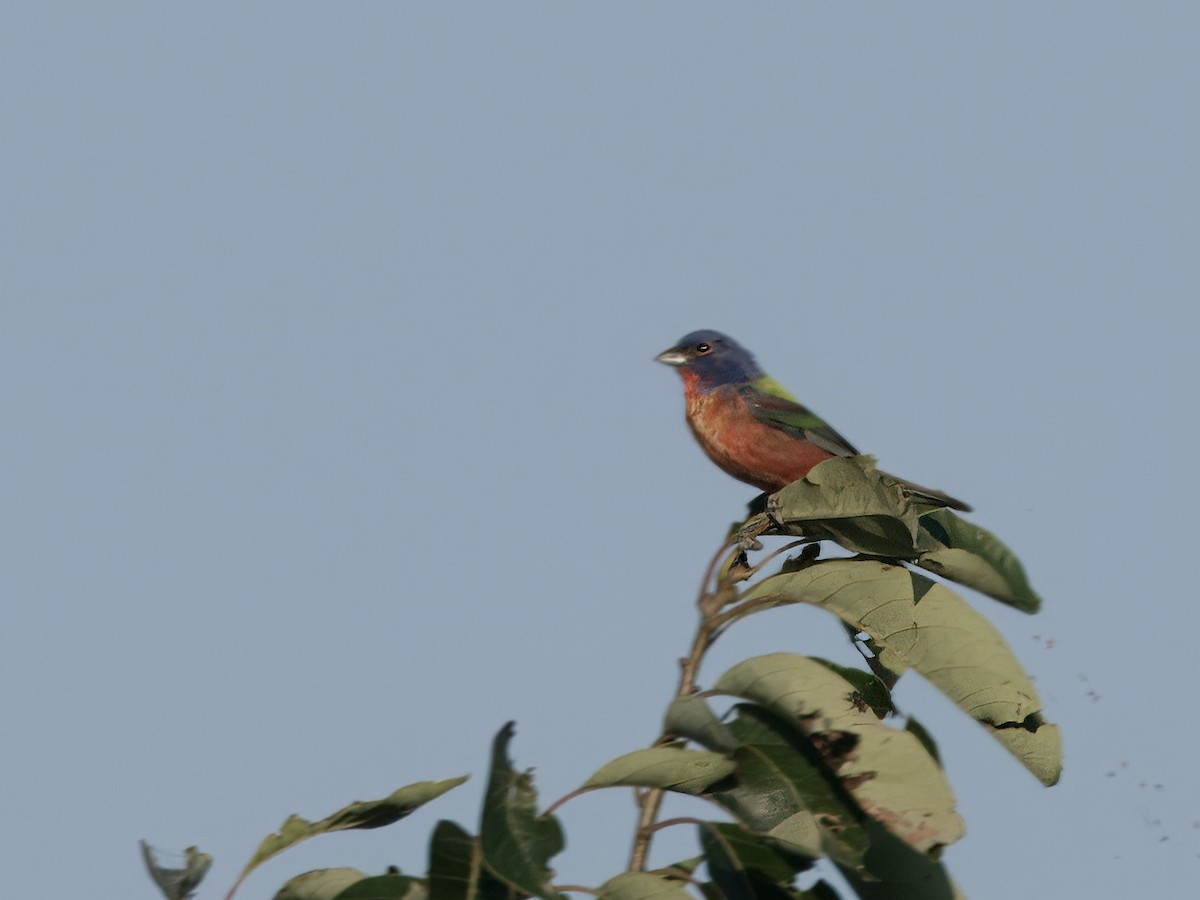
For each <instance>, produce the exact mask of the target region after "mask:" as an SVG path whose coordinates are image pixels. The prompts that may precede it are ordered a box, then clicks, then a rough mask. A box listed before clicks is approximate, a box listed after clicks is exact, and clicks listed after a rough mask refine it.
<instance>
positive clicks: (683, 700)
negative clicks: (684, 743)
mask: <svg viewBox="0 0 1200 900" xmlns="http://www.w3.org/2000/svg"><path fill="white" fill-rule="evenodd" d="M663 732H664V733H665V734H672V735H678V736H679V737H684V738H690V739H691V740H693V741H695V742H696V743H698V744H700V745H701V746H703V747H707V748H708V749H709V750H715V751H716V752H718V753H732V752H733V750H734V748H735V747H737V741H736V740H735V739H734V738H733V736H732V735H731V734H730V733H729V729H728V728H727V727H726V726H725V724H724V723H723V722H722V721H721V720H720V719H718V718H717V716H716V715H715V714H714V713H713V711H712V709H711V708H710V707H709V705H708V704H707V703H705V702H704V698H703V697H700V696H698V695H697V694H687V695H686V696H683V697H677V698H676V699H675V700H673V701H672V702H671V705H670V706H668V707H667V714H666V716H665V717H664V718H663Z"/></svg>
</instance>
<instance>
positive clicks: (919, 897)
mask: <svg viewBox="0 0 1200 900" xmlns="http://www.w3.org/2000/svg"><path fill="white" fill-rule="evenodd" d="M868 828H869V829H870V836H871V849H870V850H868V851H867V857H866V860H865V866H864V871H862V872H856V871H852V870H850V869H847V868H844V867H841V868H842V874H843V875H844V876H845V877H846V880H847V881H848V882H849V883H850V886H851V887H852V888H854V890H855V893H856V894H857V895H858V897H859V898H860V900H965V895H964V894H962V893H961V892H960V891H959V890H958V887H957V886H956V885H955V884H954V882H953V881H951V880H950V875H949V873H947V872H946V869H945V867H944V866H943V865H942V864H941V863H940V862H937V861H935V860H932V859H930V858H929V857H928V856H926V855H925V854H923V853H918V852H917V851H916V850H914V849H913V848H912V847H910V846H908V845H907V844H906V843H904V842H903V841H901V840H900V839H899V838H897V837H895V836H894V835H892V834H890V833H889V832H888V831H887V830H886V829H884V828H883V826H881V825H879V824H878V823H875V822H872V823H869V824H868Z"/></svg>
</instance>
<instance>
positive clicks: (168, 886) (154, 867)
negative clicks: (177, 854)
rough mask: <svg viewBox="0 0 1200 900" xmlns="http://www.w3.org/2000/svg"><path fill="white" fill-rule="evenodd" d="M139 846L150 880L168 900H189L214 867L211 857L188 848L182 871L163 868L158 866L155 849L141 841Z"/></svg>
mask: <svg viewBox="0 0 1200 900" xmlns="http://www.w3.org/2000/svg"><path fill="white" fill-rule="evenodd" d="M138 845H139V846H140V847H141V848H142V861H143V862H144V863H145V864H146V871H147V872H149V873H150V878H151V879H152V880H153V881H154V883H155V884H156V885H158V889H159V890H160V891H162V892H163V896H164V897H166V898H167V900H187V898H188V897H189V896H191V894H192V892H193V891H195V890H196V888H197V887H198V886H199V885H200V882H201V881H203V880H204V876H205V875H206V874H208V869H209V866H211V865H212V857H211V856H209V855H208V854H207V853H201V852H200V851H199V850H197V849H196V848H195V847H188V848H187V849H186V850H184V851H183V859H184V865H183V868H182V869H167V868H163V867H162V866H160V865H159V864H158V860H157V859H156V858H155V856H154V849H153V848H152V847H151V846H150V845H149V844H147V843H146V842H145V841H139V842H138Z"/></svg>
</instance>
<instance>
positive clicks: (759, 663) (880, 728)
mask: <svg viewBox="0 0 1200 900" xmlns="http://www.w3.org/2000/svg"><path fill="white" fill-rule="evenodd" d="M714 689H715V690H717V691H719V692H721V693H724V694H734V695H735V696H738V697H742V698H745V699H747V700H752V701H754V702H755V703H759V704H761V705H763V706H765V707H767V708H768V709H770V710H771V711H772V712H774V713H775V714H776V715H779V716H783V717H785V718H786V719H787V720H788V721H789V722H791V723H793V724H794V725H796V726H797V727H798V728H799V729H800V730H801V731H802V732H803V733H804V734H806V735H807V736H808V737H809V739H811V740H813V742H814V744H815V745H816V746H817V748H818V749H819V751H820V753H821V756H822V758H823V759H824V761H825V763H826V765H828V766H829V768H830V769H832V770H833V771H834V772H835V773H836V774H837V776H838V778H839V779H840V780H841V783H842V785H843V786H844V787H845V788H846V789H847V790H848V791H849V792H850V794H851V795H852V796H853V797H854V800H855V802H856V803H857V804H858V805H859V806H860V807H861V808H862V810H863V811H864V812H865V813H867V815H869V816H871V817H872V818H873V819H876V820H877V821H879V822H882V823H884V824H885V825H886V826H887V827H888V829H889V830H890V831H891V832H892V833H893V834H895V835H897V836H898V837H900V838H901V839H903V840H904V841H905V842H907V843H909V844H911V845H912V846H913V847H915V848H917V849H918V850H920V851H922V852H930V851H932V850H934V849H936V848H937V847H940V846H942V845H944V844H950V843H953V842H954V841H956V840H958V839H959V838H960V837H962V820H961V819H960V818H959V817H958V814H957V813H955V812H954V792H953V791H952V790H951V789H950V784H949V782H948V781H947V780H946V776H945V773H944V772H943V771H942V769H941V767H940V766H939V765H938V764H937V762H936V760H934V759H933V758H932V757H931V756H930V755H929V753H928V752H927V751H926V749H925V747H924V745H922V743H921V742H920V741H919V740H917V738H916V737H915V736H914V735H912V734H908V733H907V732H903V731H897V730H896V729H894V728H891V727H889V726H887V725H885V724H883V723H882V722H880V721H879V719H878V718H876V716H875V714H874V713H873V712H871V711H870V710H869V709H868V710H865V711H864V710H863V709H861V708H860V707H859V706H858V705H857V704H856V703H855V702H854V701H853V699H852V698H853V696H854V694H855V693H856V692H855V688H854V686H853V685H852V684H851V683H850V682H848V681H846V679H844V678H842V677H841V676H840V675H838V674H837V673H836V672H835V671H833V670H832V669H830V668H829V667H828V666H826V665H823V664H822V663H821V662H819V661H817V660H814V659H809V658H807V657H804V656H796V655H795V654H791V653H772V654H770V655H768V656H759V657H755V658H754V659H750V660H746V661H745V662H743V663H739V664H738V665H736V666H734V667H733V668H732V669H730V670H729V671H728V672H726V673H725V674H724V675H722V676H721V677H720V679H718V681H717V683H716V685H715V688H714Z"/></svg>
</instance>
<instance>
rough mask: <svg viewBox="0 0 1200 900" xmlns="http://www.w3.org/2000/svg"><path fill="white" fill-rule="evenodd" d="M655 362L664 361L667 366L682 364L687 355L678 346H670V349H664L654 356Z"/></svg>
mask: <svg viewBox="0 0 1200 900" xmlns="http://www.w3.org/2000/svg"><path fill="white" fill-rule="evenodd" d="M654 361H655V362H660V363H665V364H666V365H668V366H682V365H685V364H686V363H687V361H688V355H687V354H686V353H684V352H683V350H681V349H680V348H678V347H672V348H671V349H670V350H664V351H663V352H662V353H660V354H658V356H656V357H654Z"/></svg>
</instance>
